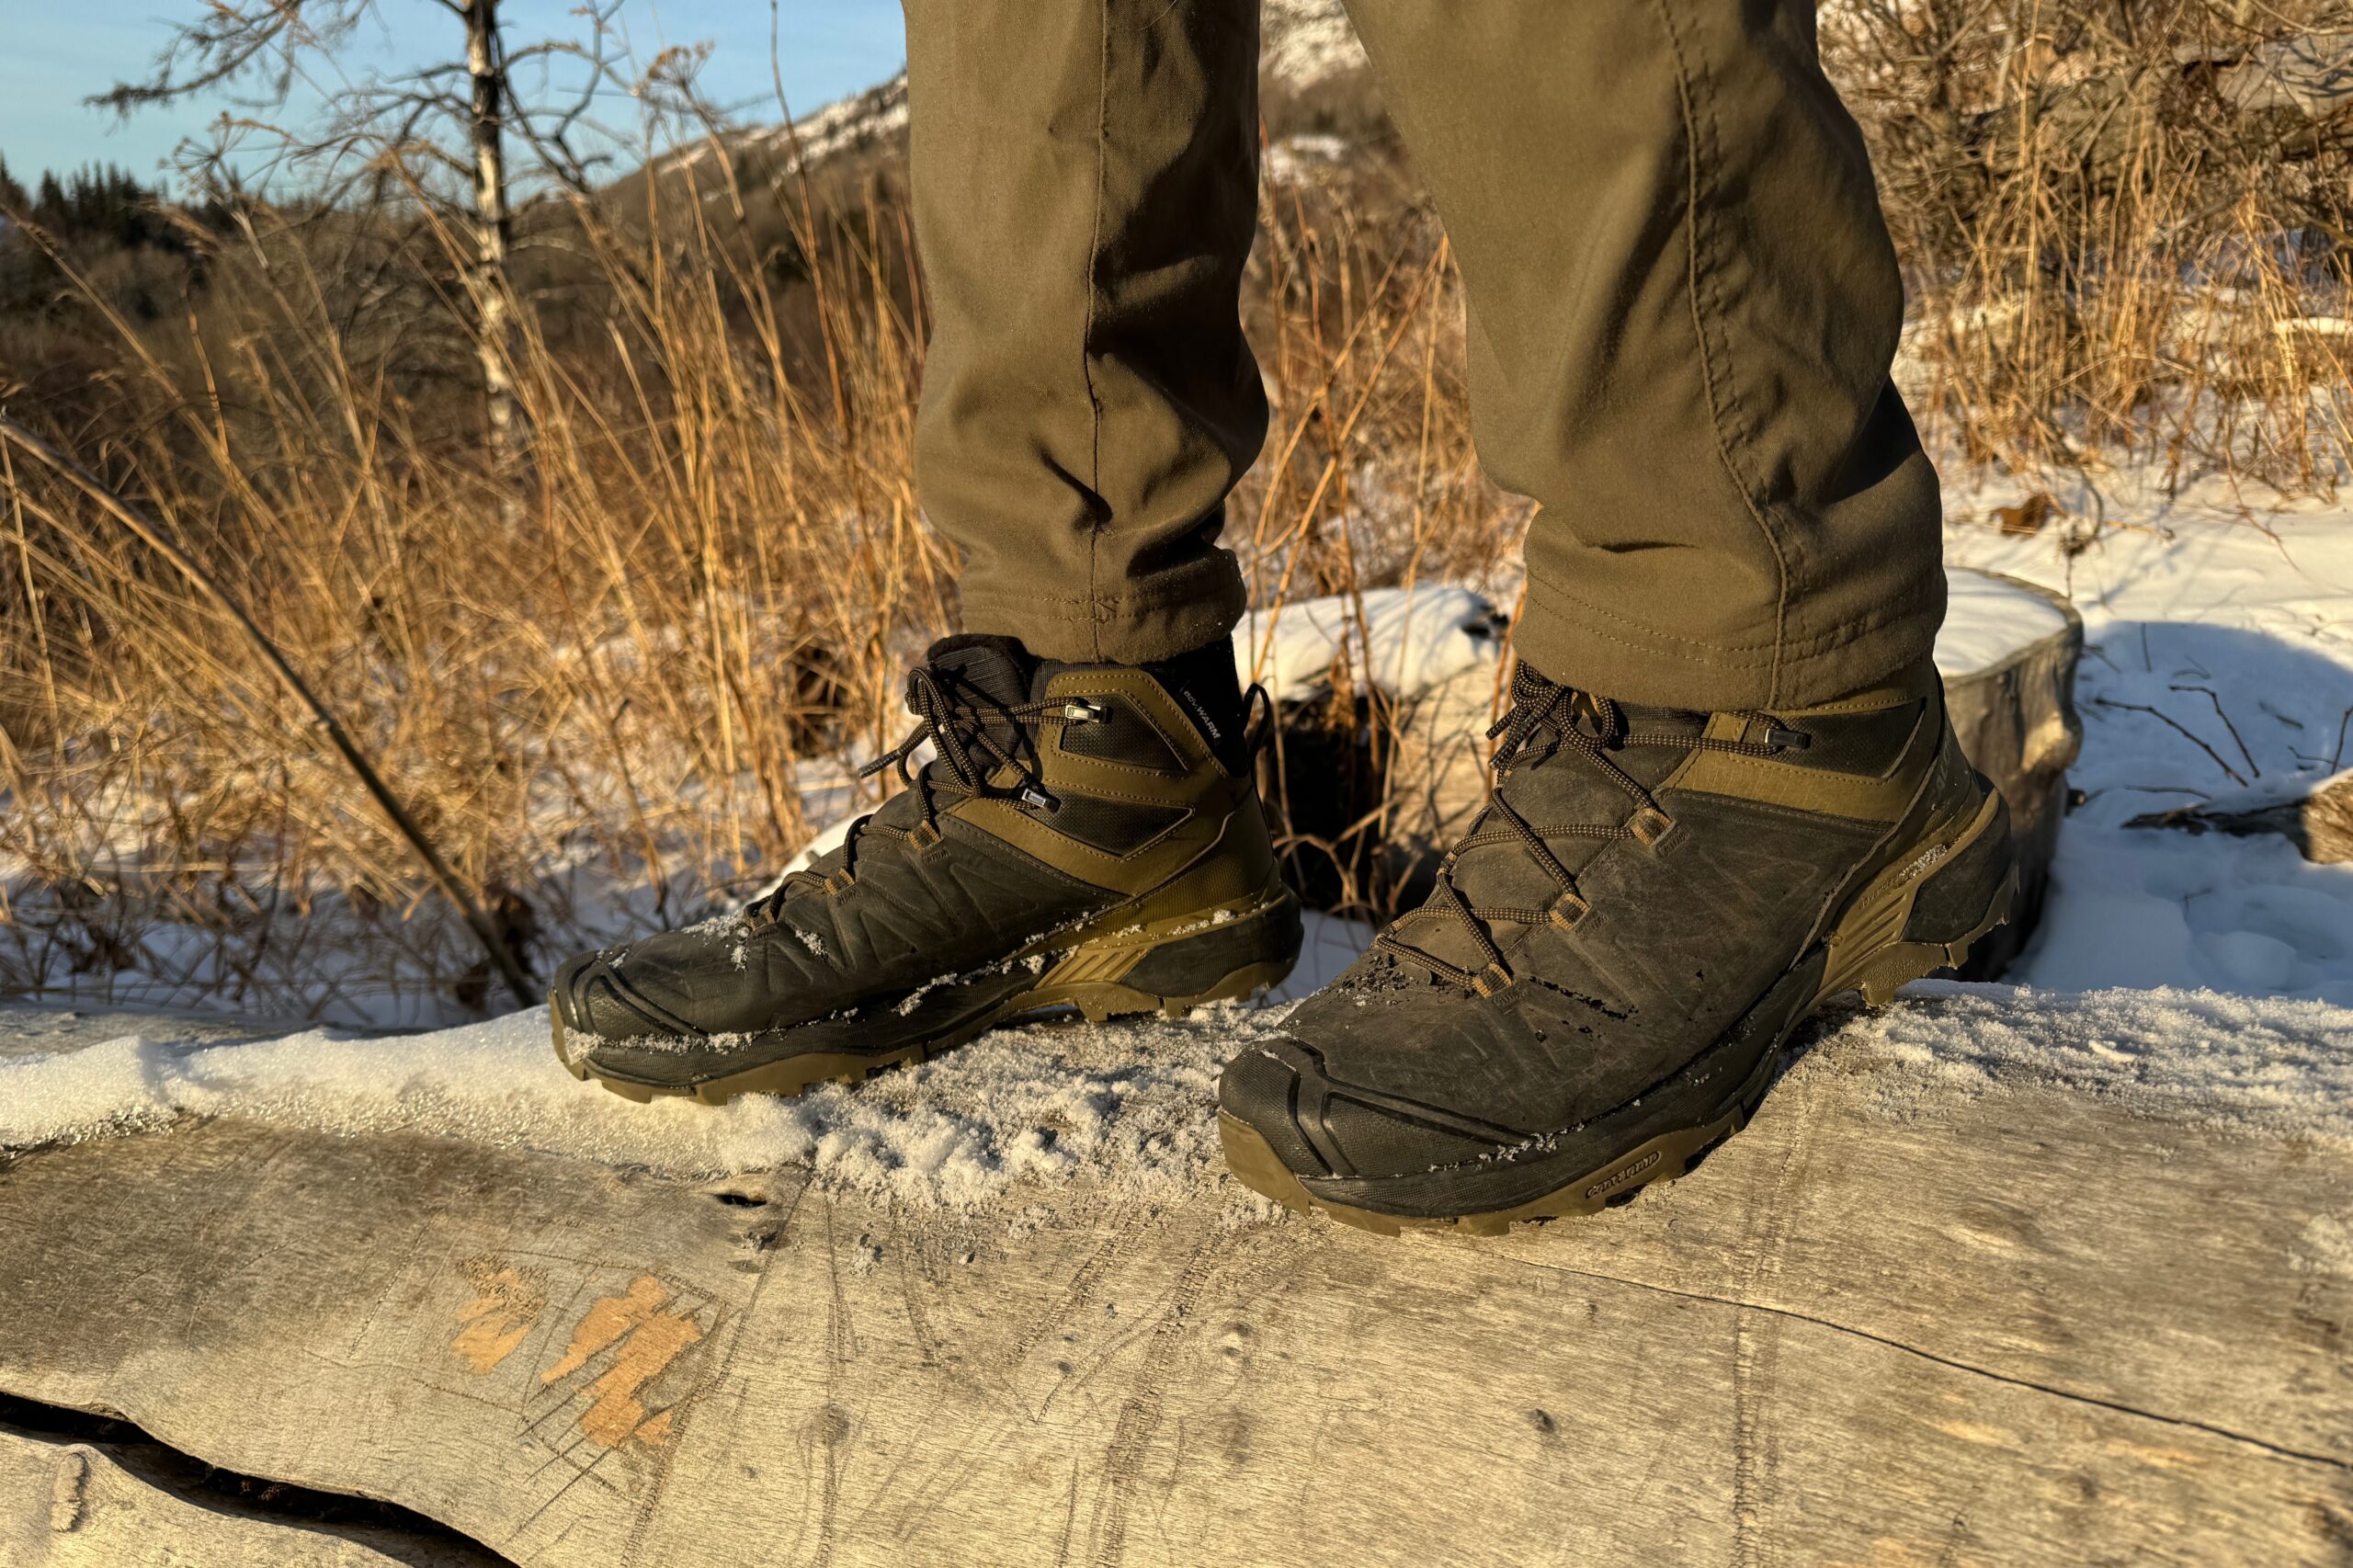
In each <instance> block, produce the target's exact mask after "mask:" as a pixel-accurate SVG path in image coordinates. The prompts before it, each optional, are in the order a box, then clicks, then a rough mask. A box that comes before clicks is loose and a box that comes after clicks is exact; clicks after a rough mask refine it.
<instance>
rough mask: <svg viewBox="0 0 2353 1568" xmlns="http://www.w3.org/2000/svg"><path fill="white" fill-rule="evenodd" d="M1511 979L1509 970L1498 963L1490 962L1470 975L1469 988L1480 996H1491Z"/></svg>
mask: <svg viewBox="0 0 2353 1568" xmlns="http://www.w3.org/2000/svg"><path fill="white" fill-rule="evenodd" d="M1511 981H1512V974H1511V971H1509V970H1507V969H1506V968H1505V967H1504V966H1503V965H1501V964H1499V963H1491V964H1489V965H1488V966H1487V967H1486V968H1484V969H1483V970H1481V971H1479V972H1478V973H1476V974H1474V975H1472V977H1471V989H1472V990H1473V991H1476V992H1477V993H1478V994H1480V995H1482V996H1493V995H1494V994H1495V993H1496V992H1498V991H1501V990H1503V989H1504V988H1505V987H1506V986H1508V985H1509V984H1510V983H1511Z"/></svg>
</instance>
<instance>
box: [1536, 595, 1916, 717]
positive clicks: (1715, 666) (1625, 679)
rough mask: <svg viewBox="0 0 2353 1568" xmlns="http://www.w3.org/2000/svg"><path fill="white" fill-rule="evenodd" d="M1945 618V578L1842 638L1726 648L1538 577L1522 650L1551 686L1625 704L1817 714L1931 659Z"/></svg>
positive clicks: (1844, 628) (1846, 630) (1854, 625)
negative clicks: (1587, 600)
mask: <svg viewBox="0 0 2353 1568" xmlns="http://www.w3.org/2000/svg"><path fill="white" fill-rule="evenodd" d="M1943 620H1944V576H1943V574H1942V573H1941V572H1938V574H1936V575H1935V576H1934V577H1933V578H1932V579H1930V581H1929V582H1928V584H1927V585H1925V587H1924V590H1923V591H1922V592H1921V593H1920V594H1918V595H1916V596H1915V597H1912V598H1910V599H1908V600H1906V601H1905V602H1904V603H1902V604H1899V605H1896V606H1893V607H1890V608H1888V609H1886V610H1884V611H1882V612H1881V613H1880V614H1879V615H1876V616H1870V617H1856V618H1854V619H1851V620H1850V621H1848V622H1847V623H1845V624H1842V625H1841V626H1839V627H1838V628H1837V629H1836V631H1830V632H1827V633H1824V634H1821V635H1817V636H1810V637H1805V638H1803V639H1802V640H1797V639H1792V638H1791V637H1790V636H1789V635H1787V634H1786V633H1785V634H1784V635H1783V637H1782V638H1781V639H1780V640H1779V642H1772V641H1768V642H1759V643H1751V644H1748V645H1745V646H1738V645H1733V646H1722V645H1717V644H1711V643H1704V642H1694V641H1692V640H1690V639H1688V638H1681V637H1677V636H1674V635H1672V634H1670V633H1667V632H1664V631H1647V630H1644V629H1642V628H1637V627H1632V626H1629V625H1627V624H1626V623H1625V622H1624V621H1622V620H1611V621H1608V622H1607V623H1606V624H1605V623H1604V621H1603V619H1602V618H1601V617H1600V616H1597V615H1596V614H1595V613H1594V612H1593V611H1592V610H1591V609H1590V608H1587V607H1586V606H1584V605H1582V604H1581V603H1579V602H1578V601H1577V600H1576V599H1575V598H1574V597H1572V596H1570V595H1567V594H1564V593H1563V592H1561V591H1560V590H1559V589H1557V588H1553V587H1552V586H1550V585H1547V584H1545V583H1543V582H1541V581H1540V580H1538V579H1537V578H1534V577H1530V578H1529V580H1528V598H1527V602H1526V604H1525V605H1524V606H1523V607H1522V608H1521V610H1520V616H1519V621H1518V625H1517V626H1516V627H1515V628H1514V629H1513V631H1512V646H1513V648H1514V649H1515V650H1516V652H1517V653H1518V656H1519V657H1520V658H1522V659H1524V660H1526V661H1527V662H1528V663H1529V664H1530V665H1534V666H1535V667H1536V668H1537V669H1538V670H1540V671H1541V672H1542V673H1543V675H1544V676H1545V678H1547V679H1548V680H1554V681H1559V682H1561V683H1562V684H1563V685H1567V686H1574V687H1582V688H1583V689H1585V690H1586V691H1591V692H1596V693H1598V694H1599V695H1601V696H1604V697H1609V698H1614V699H1617V700H1619V701H1620V702H1631V703H1636V704H1639V705H1641V706H1644V707H1654V708H1682V709H1688V710H1695V711H1699V712H1706V713H1717V712H1726V711H1734V710H1743V709H1774V708H1811V707H1815V706H1818V705H1820V704H1822V703H1825V702H1836V701H1837V700H1838V699H1840V698H1843V697H1849V696H1852V695H1853V694H1854V693H1856V692H1859V691H1866V690H1869V689H1870V687H1874V686H1877V685H1879V684H1880V683H1881V682H1882V681H1884V680H1886V679H1887V678H1888V677H1889V676H1892V675H1893V674H1895V673H1896V672H1897V671H1898V670H1901V669H1903V668H1904V666H1906V665H1910V664H1911V663H1913V662H1914V661H1915V660H1916V659H1919V658H1921V657H1923V656H1925V655H1926V654H1927V653H1930V652H1931V651H1932V650H1933V649H1934V648H1935V646H1936V641H1937V628H1938V626H1939V625H1940V624H1941V623H1942V622H1943Z"/></svg>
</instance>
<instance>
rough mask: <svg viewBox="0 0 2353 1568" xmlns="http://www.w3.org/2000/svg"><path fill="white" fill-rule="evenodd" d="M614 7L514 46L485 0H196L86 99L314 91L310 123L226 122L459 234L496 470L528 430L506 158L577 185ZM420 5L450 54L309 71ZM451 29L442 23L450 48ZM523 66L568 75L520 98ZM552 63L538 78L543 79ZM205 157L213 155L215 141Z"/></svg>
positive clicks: (129, 106) (508, 463) (326, 182)
mask: <svg viewBox="0 0 2353 1568" xmlns="http://www.w3.org/2000/svg"><path fill="white" fill-rule="evenodd" d="M619 5H620V0H594V3H592V4H590V5H587V6H584V7H582V8H581V9H579V10H577V11H575V12H574V13H573V15H574V17H577V18H580V19H581V21H582V23H583V26H584V28H585V37H574V38H565V39H549V40H540V41H537V42H533V43H530V44H529V45H526V46H524V47H523V48H521V49H515V48H511V47H510V44H509V40H508V38H507V36H506V30H505V28H503V26H502V24H501V18H500V16H499V0H206V3H205V6H204V13H203V15H202V16H201V17H199V18H198V19H197V20H195V21H192V22H189V23H188V24H186V25H184V26H182V27H180V28H177V29H176V31H175V32H174V33H173V35H172V37H171V40H170V42H169V43H168V44H167V45H166V46H165V49H164V51H162V53H161V54H160V55H159V56H158V57H157V59H156V61H155V63H154V67H153V72H152V74H150V75H149V76H148V77H146V78H145V79H144V80H142V81H137V82H127V83H122V84H119V85H116V86H115V87H114V88H113V89H112V90H111V91H109V92H107V93H105V94H102V95H100V96H99V97H96V98H94V99H93V100H92V102H94V103H97V104H99V105H102V106H105V107H108V108H114V109H116V110H118V111H119V112H122V113H125V114H128V113H130V112H131V111H133V110H135V109H138V108H142V107H144V106H147V105H151V104H159V103H167V102H172V101H176V100H185V99H188V98H189V97H196V96H199V95H206V96H209V95H214V94H219V93H223V92H227V93H232V94H242V95H244V97H243V100H242V101H244V102H245V103H247V104H249V105H256V106H258V107H260V108H265V109H270V110H278V111H283V110H286V109H288V108H290V107H293V106H294V105H295V102H296V100H297V97H298V94H300V93H301V92H302V91H303V90H305V89H306V88H308V89H310V90H313V91H314V92H315V94H316V97H317V100H318V102H317V108H316V110H315V113H314V115H313V119H314V123H313V124H312V125H310V126H309V127H307V128H305V129H300V130H298V129H292V128H289V127H285V126H267V127H261V126H259V123H258V122H256V121H253V120H247V121H244V122H241V123H240V125H239V129H242V130H247V131H251V130H255V129H257V128H258V129H267V131H272V132H274V133H275V134H276V135H277V136H278V138H279V139H280V140H281V143H282V149H283V150H284V151H285V152H287V153H290V154H291V155H292V157H293V158H294V160H295V162H296V163H297V164H299V165H303V166H305V167H306V168H307V169H309V170H310V171H311V172H313V174H314V175H316V176H318V183H319V185H320V186H321V187H324V188H323V189H322V190H321V191H320V192H319V194H325V195H328V196H330V197H332V195H333V194H334V192H335V189H336V188H337V187H339V186H340V185H342V184H343V182H345V181H347V180H348V179H351V178H364V179H367V180H369V181H371V182H372V183H374V184H375V185H376V186H377V187H379V190H380V194H381V186H382V184H383V182H384V181H386V180H387V179H389V180H392V181H393V182H396V184H397V185H398V186H399V187H402V188H403V189H404V190H405V192H406V193H407V194H408V195H410V196H412V197H414V198H415V199H418V200H419V201H420V202H421V203H422V204H423V205H424V206H425V207H426V208H427V209H438V215H439V216H438V218H437V229H438V232H443V233H453V234H455V235H458V236H460V243H459V244H457V245H456V246H455V247H454V248H456V249H457V251H458V253H459V254H458V255H457V256H456V258H455V259H456V260H457V262H458V264H459V265H458V271H459V273H460V277H461V278H462V280H463V292H464V299H465V302H466V307H467V309H468V311H469V312H470V313H471V322H470V326H471V328H472V332H471V336H472V340H473V347H474V352H475V355H476V358H477V359H478V361H479V369H480V379H481V384H482V390H483V403H484V415H485V426H486V430H487V439H488V444H489V448H490V450H491V453H492V455H493V458H494V462H495V464H496V466H497V468H498V469H499V470H500V472H511V471H512V470H513V468H514V466H515V462H516V460H517V459H518V458H519V457H520V456H521V454H522V452H523V449H524V448H525V445H526V442H527V439H528V432H527V428H526V421H525V418H524V414H523V405H522V400H521V398H520V397H519V396H518V394H517V387H516V382H515V374H514V369H513V353H512V350H513V339H514V334H515V331H516V327H517V307H518V301H517V294H516V288H515V279H514V277H513V274H512V271H511V268H510V261H511V258H512V255H513V252H514V247H515V222H516V216H517V210H518V201H517V186H518V184H519V183H521V182H520V181H518V178H517V172H516V168H515V165H514V162H513V153H514V152H515V151H516V150H517V149H519V150H520V151H522V152H523V153H525V154H526V163H527V165H528V167H529V178H530V179H531V180H532V181H533V182H534V183H535V184H536V185H537V186H539V187H544V188H545V189H548V190H551V191H560V192H563V193H566V194H569V195H571V196H574V197H577V196H581V195H585V193H586V192H587V191H588V190H589V188H590V187H591V184H592V177H593V173H594V170H595V168H596V166H597V164H598V162H599V154H597V153H596V152H595V151H594V150H593V148H584V146H583V145H582V142H583V141H584V140H585V141H587V142H592V143H593V142H597V141H598V140H599V139H600V138H599V137H598V135H597V132H598V131H600V130H601V128H600V127H598V126H597V124H596V122H595V121H594V120H593V119H592V118H591V117H590V111H591V108H592V107H593V105H594V102H595V100H596V97H597V94H598V92H599V90H600V89H601V88H603V87H604V86H605V85H608V82H609V81H610V80H611V79H612V78H613V77H614V76H615V74H616V70H615V64H614V60H615V56H614V52H613V51H612V49H611V48H610V47H609V45H610V40H611V39H612V37H613V33H612V29H611V26H610V24H611V21H612V17H613V16H614V14H615V13H616V11H617V10H618V9H619ZM428 7H429V8H431V9H434V10H438V11H439V12H441V13H443V14H444V15H446V16H447V17H449V18H451V19H452V20H454V21H455V22H456V23H457V24H458V26H459V27H460V28H462V29H463V37H464V46H465V47H464V51H463V53H462V54H461V55H459V56H457V57H455V58H453V59H449V60H447V61H444V62H438V63H434V64H429V65H426V66H424V67H422V68H419V69H415V70H411V71H406V72H404V73H401V74H396V75H391V76H372V75H371V76H367V77H364V78H362V79H361V80H359V81H358V82H356V83H341V82H338V84H337V85H335V87H333V88H328V87H325V86H324V85H321V84H320V83H319V82H318V81H316V80H314V77H315V76H317V75H320V74H326V73H330V72H335V73H337V74H339V66H340V63H341V57H342V56H344V55H345V53H346V52H347V46H348V45H349V43H350V42H351V40H352V39H353V37H354V35H355V34H356V33H357V32H358V29H359V28H360V27H361V26H362V24H363V23H366V22H368V21H369V20H370V19H376V18H379V17H380V16H381V19H383V20H385V21H387V22H389V21H391V20H392V17H390V16H389V15H381V14H384V13H390V12H393V11H398V12H402V13H406V12H409V11H411V10H415V9H419V8H428ZM456 36H457V29H455V28H453V29H452V33H451V41H452V42H453V43H454V42H455V41H456ZM524 62H537V63H538V64H540V66H541V67H543V68H545V67H550V66H553V65H558V64H568V65H569V67H570V71H569V74H570V76H571V77H572V78H573V80H572V81H571V82H570V83H569V84H568V85H566V88H565V90H564V91H563V92H562V93H560V94H556V95H554V96H553V98H552V100H551V101H540V102H538V103H536V104H527V103H525V102H524V101H523V100H522V99H521V98H520V97H518V95H517V85H516V84H517V69H518V67H519V66H521V65H522V64H523V63H524ZM540 74H541V76H542V77H543V78H544V77H551V76H552V75H553V74H555V73H553V72H551V71H550V70H547V69H542V71H541V73H540ZM224 123H225V121H224ZM601 140H604V141H607V142H609V141H611V140H612V138H610V137H609V136H606V137H603V138H601ZM213 162H214V163H215V164H216V165H217V164H218V163H219V162H220V158H219V150H218V149H215V151H214V153H213ZM445 219H446V220H447V222H446V226H444V225H443V223H442V222H441V220H445Z"/></svg>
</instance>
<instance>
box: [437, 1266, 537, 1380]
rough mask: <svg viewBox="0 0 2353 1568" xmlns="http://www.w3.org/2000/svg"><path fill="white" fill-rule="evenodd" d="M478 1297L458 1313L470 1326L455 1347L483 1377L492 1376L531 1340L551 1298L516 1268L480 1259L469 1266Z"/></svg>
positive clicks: (465, 1329) (454, 1340) (467, 1325)
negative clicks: (503, 1362)
mask: <svg viewBox="0 0 2353 1568" xmlns="http://www.w3.org/2000/svg"><path fill="white" fill-rule="evenodd" d="M466 1276H467V1278H469V1279H470V1280H472V1283H473V1288H474V1297H473V1299H472V1301H468V1302H467V1303H466V1304H465V1305H464V1306H462V1307H460V1308H459V1309H458V1321H459V1322H460V1323H461V1324H464V1325H465V1326H464V1327H462V1328H460V1330H459V1331H458V1337H457V1338H455V1339H453V1340H451V1341H450V1342H449V1348H450V1349H452V1350H454V1351H456V1352H457V1353H458V1355H459V1357H460V1358H461V1359H463V1360H464V1361H465V1363H466V1365H468V1366H469V1367H472V1369H474V1374H475V1375H476V1376H477V1377H483V1376H487V1375H488V1374H489V1373H490V1372H491V1371H493V1370H494V1369H496V1367H497V1366H498V1364H499V1363H500V1362H501V1361H504V1360H506V1358H508V1357H509V1356H512V1355H513V1354H515V1351H516V1348H517V1346H520V1345H521V1344H522V1343H523V1341H524V1340H525V1339H527V1338H529V1337H530V1333H531V1330H532V1329H533V1328H534V1327H535V1326H537V1325H538V1324H539V1321H540V1312H541V1311H542V1310H544V1309H545V1307H546V1306H547V1297H546V1295H545V1294H544V1293H543V1292H542V1291H541V1290H540V1288H539V1286H538V1285H537V1284H536V1283H534V1282H533V1281H532V1279H531V1278H530V1277H529V1275H527V1274H525V1273H524V1272H523V1271H522V1270H521V1269H519V1268H517V1267H514V1266H513V1265H512V1264H502V1263H497V1262H495V1261H494V1260H492V1259H489V1258H480V1257H478V1258H475V1259H474V1260H473V1261H472V1262H471V1263H469V1264H467V1265H466Z"/></svg>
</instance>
